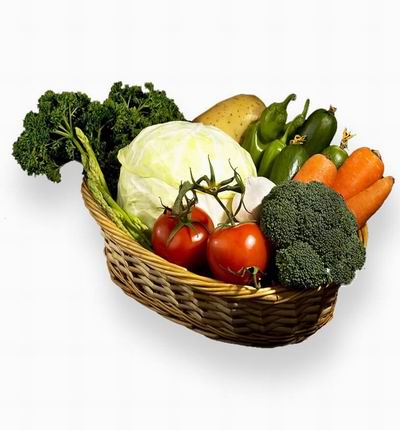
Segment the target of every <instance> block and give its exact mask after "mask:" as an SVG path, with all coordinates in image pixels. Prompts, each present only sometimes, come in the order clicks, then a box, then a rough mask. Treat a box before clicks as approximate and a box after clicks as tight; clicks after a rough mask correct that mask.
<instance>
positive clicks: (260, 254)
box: [207, 223, 271, 285]
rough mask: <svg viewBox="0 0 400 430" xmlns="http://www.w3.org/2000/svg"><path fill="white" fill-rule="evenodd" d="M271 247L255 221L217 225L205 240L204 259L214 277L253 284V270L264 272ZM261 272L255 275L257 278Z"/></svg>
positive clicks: (237, 282) (230, 281)
mask: <svg viewBox="0 0 400 430" xmlns="http://www.w3.org/2000/svg"><path fill="white" fill-rule="evenodd" d="M270 255H271V246H270V243H269V242H268V240H267V239H266V238H265V236H264V235H263V233H262V232H261V230H260V228H259V227H258V225H257V224H255V223H243V224H238V225H235V226H233V227H222V228H217V229H216V230H214V232H213V233H212V234H211V236H210V238H209V240H208V247H207V259H208V264H209V266H210V268H211V271H212V272H213V274H214V276H215V277H216V278H217V279H219V280H220V281H223V282H227V283H230V284H240V285H250V284H253V283H254V282H253V274H252V270H253V269H258V271H260V272H264V271H265V269H266V268H267V265H268V261H269V258H270ZM261 274H262V273H258V274H257V275H256V276H257V278H258V279H259V278H260V277H261Z"/></svg>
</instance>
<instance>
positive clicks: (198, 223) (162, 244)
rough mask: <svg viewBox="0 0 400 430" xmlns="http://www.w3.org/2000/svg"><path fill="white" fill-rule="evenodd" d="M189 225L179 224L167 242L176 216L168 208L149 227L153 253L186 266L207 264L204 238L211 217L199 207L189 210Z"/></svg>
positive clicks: (208, 230)
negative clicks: (190, 224) (190, 225)
mask: <svg viewBox="0 0 400 430" xmlns="http://www.w3.org/2000/svg"><path fill="white" fill-rule="evenodd" d="M191 222H192V227H189V226H187V225H182V227H181V228H180V229H179V230H178V231H177V232H176V233H175V235H174V236H173V238H172V239H171V240H170V241H169V242H168V239H169V238H170V235H171V232H172V231H173V230H174V228H175V227H176V226H177V224H178V223H179V219H178V218H177V217H176V216H174V215H172V213H171V211H166V212H164V213H163V214H161V215H160V216H159V217H158V218H157V220H156V222H155V224H154V227H153V231H152V235H151V243H152V245H153V248H154V251H155V252H156V254H158V255H160V256H161V257H163V258H165V259H166V260H168V261H170V262H171V263H175V264H179V266H183V267H186V268H187V269H191V270H193V269H197V268H199V267H202V266H204V265H205V264H206V263H207V240H208V237H209V235H210V233H211V232H212V231H213V230H214V224H213V222H212V220H211V218H210V217H209V216H208V215H207V214H206V213H205V212H204V211H203V210H202V209H200V208H197V207H194V208H193V209H192V212H191Z"/></svg>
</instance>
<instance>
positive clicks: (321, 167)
mask: <svg viewBox="0 0 400 430" xmlns="http://www.w3.org/2000/svg"><path fill="white" fill-rule="evenodd" d="M336 174H337V169H336V166H335V165H334V164H333V163H332V161H331V160H329V159H328V158H327V157H325V155H322V154H315V155H313V156H312V157H310V158H309V159H308V160H307V161H306V162H305V163H304V164H303V165H302V166H301V168H300V170H299V171H298V172H297V173H296V175H295V177H294V178H293V179H294V180H295V181H299V182H311V181H317V182H322V183H323V184H325V185H326V186H328V187H331V186H332V184H333V182H334V180H335V178H336Z"/></svg>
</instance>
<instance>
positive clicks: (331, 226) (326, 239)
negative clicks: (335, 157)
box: [260, 181, 365, 288]
mask: <svg viewBox="0 0 400 430" xmlns="http://www.w3.org/2000/svg"><path fill="white" fill-rule="evenodd" d="M260 227H261V230H262V231H263V233H264V234H265V236H266V237H267V238H268V239H269V240H270V241H271V242H272V244H273V245H274V247H275V248H276V250H277V253H276V259H275V260H276V261H275V263H276V268H277V273H278V279H279V281H280V282H281V283H282V284H283V285H285V286H288V287H296V286H297V287H303V288H305V287H319V286H321V285H326V284H328V283H334V284H338V285H339V284H348V283H350V282H351V281H352V279H353V278H354V274H355V272H356V270H360V269H361V268H362V266H363V264H364V262H365V248H364V246H363V244H362V243H361V241H360V240H359V238H358V235H357V229H358V227H357V223H356V220H355V218H354V216H353V215H352V213H351V212H350V211H349V210H348V209H347V207H346V204H345V202H344V200H343V198H342V197H341V196H340V194H338V193H337V192H336V191H334V190H332V189H330V188H328V187H326V186H325V185H323V184H321V183H319V182H311V183H307V184H304V183H301V182H297V181H288V182H285V183H283V184H280V185H277V186H276V187H274V188H273V189H272V191H271V192H270V193H269V194H268V195H267V196H266V197H265V198H264V199H263V202H262V207H261V219H260ZM297 248H298V250H296V249H297ZM301 260H302V261H301ZM321 265H322V267H323V270H321ZM312 267H313V270H311V268H312ZM322 273H323V274H322Z"/></svg>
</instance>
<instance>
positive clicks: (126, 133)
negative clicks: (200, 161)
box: [13, 82, 184, 196]
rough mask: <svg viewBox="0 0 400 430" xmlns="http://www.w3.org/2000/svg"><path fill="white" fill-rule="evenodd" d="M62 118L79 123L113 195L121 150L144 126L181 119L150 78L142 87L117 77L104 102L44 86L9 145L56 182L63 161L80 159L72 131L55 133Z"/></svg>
mask: <svg viewBox="0 0 400 430" xmlns="http://www.w3.org/2000/svg"><path fill="white" fill-rule="evenodd" d="M65 117H67V118H70V119H71V125H72V130H74V128H75V127H78V128H80V129H81V130H82V132H83V133H84V134H85V135H86V136H87V138H88V139H89V141H90V144H91V146H92V148H93V151H94V154H95V156H96V158H97V160H98V163H99V165H100V168H101V169H102V171H103V173H104V177H105V180H106V183H107V185H108V187H109V190H110V192H111V195H112V196H115V195H116V190H117V183H118V177H119V169H120V165H119V162H118V160H117V154H118V151H119V149H120V148H122V147H124V146H126V145H128V144H129V143H130V142H131V141H132V139H133V138H134V137H135V136H136V135H137V134H138V133H139V132H140V131H141V130H142V129H143V128H145V127H148V126H150V125H154V124H159V123H163V122H168V121H176V120H183V119H184V117H183V115H182V113H181V112H180V111H179V109H178V107H177V106H176V104H175V103H174V101H173V100H171V99H169V98H168V97H167V95H166V93H165V92H164V91H159V90H155V89H154V87H153V84H151V83H146V84H145V90H143V89H142V87H140V86H128V85H123V84H122V83H121V82H117V83H115V84H114V85H113V86H112V87H111V89H110V92H109V95H108V97H107V98H106V100H104V101H103V102H102V103H100V102H97V101H91V100H90V98H89V97H88V96H87V95H86V94H83V93H80V92H62V93H55V92H53V91H46V92H45V93H44V94H43V95H42V96H41V97H40V99H39V102H38V112H29V113H28V114H27V115H26V116H25V119H24V130H23V132H22V134H21V135H20V136H19V138H18V140H17V141H16V142H15V143H14V146H13V155H14V157H15V158H16V160H17V161H18V163H19V164H20V165H21V167H22V168H23V169H24V170H26V171H27V173H28V174H29V175H46V176H47V177H48V178H49V179H50V180H51V181H54V182H59V181H60V180H61V174H60V168H61V167H62V166H63V165H64V164H66V163H68V162H69V161H72V160H76V161H79V162H80V161H81V153H80V152H79V151H78V150H77V148H76V145H74V143H73V142H72V140H71V138H70V136H60V135H59V134H58V133H57V131H58V130H59V128H60V126H61V125H63V120H64V118H65Z"/></svg>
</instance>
